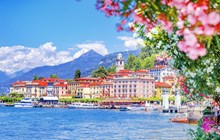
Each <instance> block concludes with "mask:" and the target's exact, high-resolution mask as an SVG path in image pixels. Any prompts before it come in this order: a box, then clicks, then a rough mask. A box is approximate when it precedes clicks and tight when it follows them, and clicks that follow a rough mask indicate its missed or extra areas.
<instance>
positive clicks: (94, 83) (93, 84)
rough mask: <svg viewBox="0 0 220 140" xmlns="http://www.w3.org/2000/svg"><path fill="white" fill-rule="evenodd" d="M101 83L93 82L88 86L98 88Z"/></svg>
mask: <svg viewBox="0 0 220 140" xmlns="http://www.w3.org/2000/svg"><path fill="white" fill-rule="evenodd" d="M100 85H101V83H100V82H93V83H90V86H100Z"/></svg>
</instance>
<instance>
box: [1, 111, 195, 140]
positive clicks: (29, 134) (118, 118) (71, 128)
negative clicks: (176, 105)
mask: <svg viewBox="0 0 220 140" xmlns="http://www.w3.org/2000/svg"><path fill="white" fill-rule="evenodd" d="M171 115H172V116H173V115H174V114H162V113H148V112H129V111H126V112H120V111H117V110H98V109H97V110H77V109H46V108H31V109H20V108H13V107H0V139H1V140H139V139H140V140H148V139H149V140H186V139H189V138H190V136H189V134H188V129H189V128H193V127H194V126H192V125H188V124H178V123H171V122H170V121H169V118H170V117H171Z"/></svg>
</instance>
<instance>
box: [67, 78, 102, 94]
mask: <svg viewBox="0 0 220 140" xmlns="http://www.w3.org/2000/svg"><path fill="white" fill-rule="evenodd" d="M100 82H101V79H100V78H91V77H82V78H76V79H74V80H72V81H70V82H68V93H71V94H72V95H73V96H75V97H76V98H93V97H94V96H93V95H92V93H91V91H90V90H91V89H90V85H91V86H95V85H93V84H92V83H100ZM93 88H95V90H93V91H92V92H94V91H97V86H95V87H93Z"/></svg>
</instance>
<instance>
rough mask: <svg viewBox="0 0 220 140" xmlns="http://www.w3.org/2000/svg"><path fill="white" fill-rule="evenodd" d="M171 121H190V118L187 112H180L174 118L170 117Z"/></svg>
mask: <svg viewBox="0 0 220 140" xmlns="http://www.w3.org/2000/svg"><path fill="white" fill-rule="evenodd" d="M170 121H171V122H176V123H189V119H188V116H187V114H179V115H177V116H175V117H173V118H171V119H170Z"/></svg>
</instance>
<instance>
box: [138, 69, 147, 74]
mask: <svg viewBox="0 0 220 140" xmlns="http://www.w3.org/2000/svg"><path fill="white" fill-rule="evenodd" d="M136 72H140V73H142V72H143V73H146V72H147V70H137V71H136Z"/></svg>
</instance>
